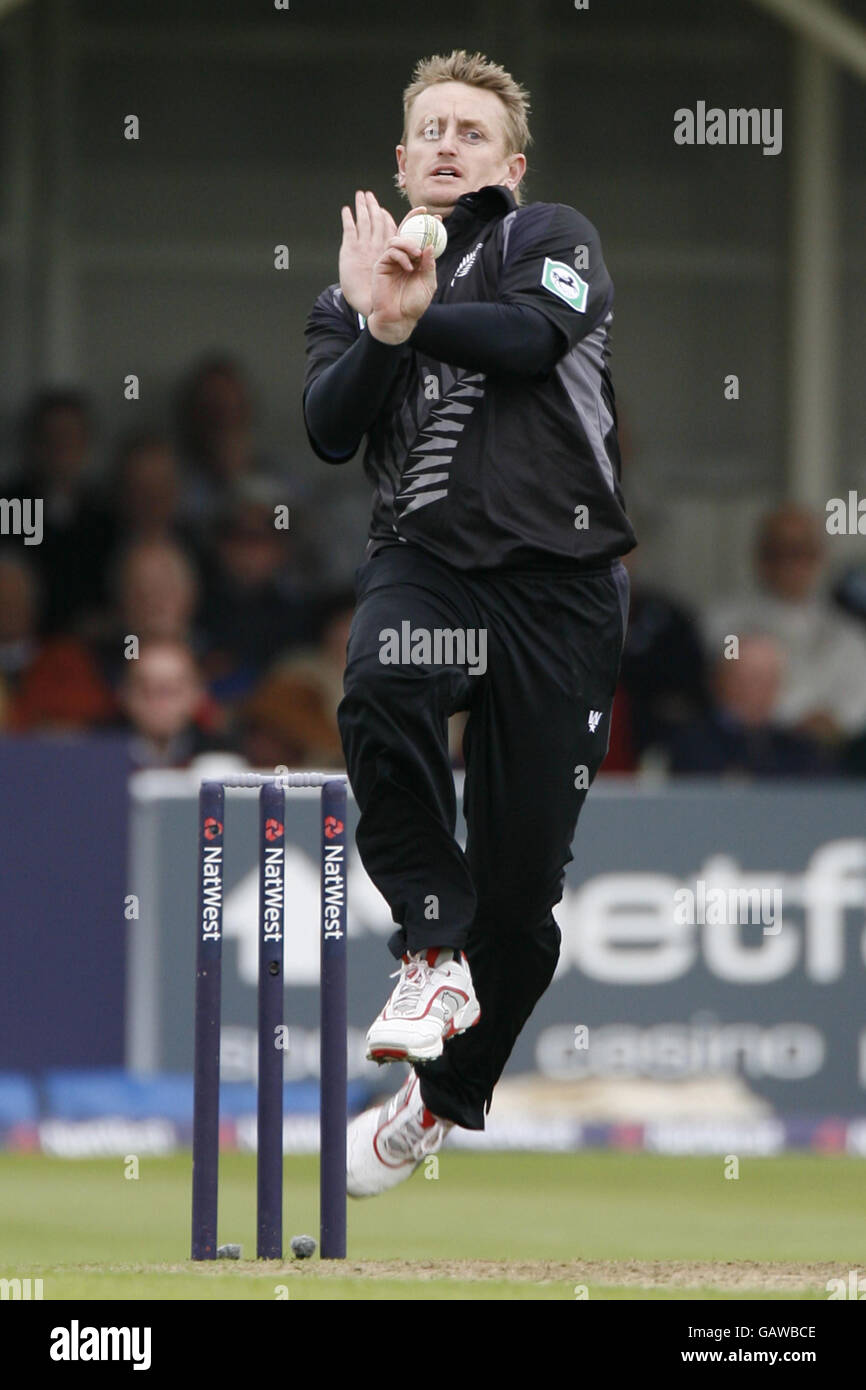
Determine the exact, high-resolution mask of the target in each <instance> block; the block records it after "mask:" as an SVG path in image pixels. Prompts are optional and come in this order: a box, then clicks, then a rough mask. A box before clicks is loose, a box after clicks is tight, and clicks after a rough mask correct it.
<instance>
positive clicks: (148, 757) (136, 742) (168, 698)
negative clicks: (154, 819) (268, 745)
mask: <svg viewBox="0 0 866 1390" xmlns="http://www.w3.org/2000/svg"><path fill="white" fill-rule="evenodd" d="M119 704H120V708H121V710H122V711H123V713H124V715H125V716H126V725H127V728H128V729H129V731H130V734H131V738H130V745H129V752H130V758H131V760H132V762H133V765H134V766H135V767H136V768H144V767H186V766H187V764H188V763H190V762H191V761H192V759H193V758H195V757H198V755H199V754H201V753H206V752H212V751H215V750H217V749H220V748H222V747H224V744H223V743H222V742H221V740H220V739H219V738H218V737H217V736H216V735H215V734H214V732H213V729H212V725H211V718H210V710H209V707H208V701H207V697H206V694H205V690H204V687H203V685H202V681H201V676H200V674H199V671H198V668H197V666H196V661H195V657H194V655H193V653H192V650H191V648H190V647H189V646H188V645H187V644H186V643H184V642H178V641H173V640H169V639H160V640H156V641H151V642H149V643H148V644H147V645H146V646H143V647H142V648H141V649H140V652H139V656H138V660H137V661H129V662H127V666H126V672H125V675H124V679H123V681H122V683H121V686H120V691H119Z"/></svg>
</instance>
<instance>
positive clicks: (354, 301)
mask: <svg viewBox="0 0 866 1390" xmlns="http://www.w3.org/2000/svg"><path fill="white" fill-rule="evenodd" d="M341 216H342V219H343V243H342V245H341V247H340V261H339V266H340V289H341V290H342V291H343V297H344V299H345V300H346V302H347V304H349V305H351V307H352V308H353V309H354V310H355V312H356V313H357V314H363V315H364V317H365V318H369V316H370V310H371V308H372V300H373V296H372V282H373V266H374V265H375V264H376V262H377V260H378V259H379V257H380V256H381V255H382V252H383V251H384V250H385V247H386V246H387V245H388V242H389V240H390V239H391V237H393V236H394V235H395V234H396V231H397V224H396V222H395V221H394V219H393V217H392V216H391V214H390V212H388V211H387V209H386V208H383V207H380V206H379V203H378V202H377V200H376V198H375V197H374V195H373V194H372V193H362V192H360V191H358V192H357V193H356V194H355V217H354V218H353V217H352V210H351V208H349V207H343V208H342V210H341Z"/></svg>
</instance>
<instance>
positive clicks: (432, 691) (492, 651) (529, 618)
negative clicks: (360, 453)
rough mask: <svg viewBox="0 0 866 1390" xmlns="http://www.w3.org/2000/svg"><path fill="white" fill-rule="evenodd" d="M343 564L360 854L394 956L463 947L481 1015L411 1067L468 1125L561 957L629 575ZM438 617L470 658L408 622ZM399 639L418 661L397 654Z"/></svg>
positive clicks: (345, 711)
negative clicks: (454, 763)
mask: <svg viewBox="0 0 866 1390" xmlns="http://www.w3.org/2000/svg"><path fill="white" fill-rule="evenodd" d="M356 578H357V598H358V607H357V610H356V613H355V616H354V619H353V622H352V628H351V632H350V636H349V643H348V649H347V666H346V673H345V677H344V683H343V688H344V692H345V693H344V698H343V700H342V701H341V702H340V706H339V710H338V718H339V725H340V732H341V736H342V740H343V748H344V751H345V755H346V766H347V769H348V773H349V778H350V781H351V784H352V789H353V791H354V794H355V797H356V800H357V802H358V806H359V808H360V811H361V817H360V821H359V824H358V833H357V843H358V850H359V853H360V855H361V859H362V861H363V864H364V867H365V869H366V870H367V872H368V873H369V875H370V877H371V878H372V880H373V882H374V883H375V884H376V886H377V887H378V888H379V890H380V892H381V893H382V894H383V896H384V897H385V899H386V901H387V902H388V904H389V906H390V908H391V913H392V916H393V919H394V921H395V923H396V924H397V930H396V932H395V933H394V936H393V937H392V938H391V940H390V942H389V945H390V948H391V950H392V952H393V954H394V955H395V956H398V957H399V956H400V955H401V954H402V953H403V952H405V951H407V950H408V951H413V952H414V951H420V950H423V949H425V948H426V947H429V946H452V947H461V948H462V949H463V950H464V951H465V952H466V955H467V958H468V960H469V964H470V968H471V971H472V979H473V983H474V985H475V990H476V993H477V995H478V999H479V1003H480V1005H481V1019H480V1021H479V1022H478V1023H477V1024H476V1026H475V1027H474V1028H471V1029H469V1031H468V1032H466V1033H464V1034H462V1035H461V1036H460V1037H456V1038H453V1039H452V1040H451V1041H450V1042H448V1043H446V1044H445V1049H444V1053H443V1055H442V1057H440V1058H438V1059H437V1060H436V1061H434V1062H426V1063H423V1064H419V1065H418V1067H417V1070H418V1075H419V1077H420V1084H421V1094H422V1096H423V1099H424V1103H425V1105H426V1106H427V1107H428V1109H430V1110H431V1111H432V1112H433V1113H434V1114H435V1115H439V1116H441V1117H442V1118H444V1119H449V1120H452V1121H454V1122H455V1123H456V1124H458V1125H462V1126H463V1127H464V1128H466V1129H483V1128H484V1112H485V1106H486V1108H487V1110H489V1109H490V1101H491V1097H492V1093H493V1088H494V1086H495V1085H496V1082H497V1081H498V1079H499V1077H500V1075H501V1073H502V1069H503V1067H504V1066H505V1063H506V1061H507V1060H508V1057H509V1055H510V1053H511V1050H512V1048H513V1046H514V1042H515V1040H516V1038H517V1036H518V1034H519V1032H520V1030H521V1028H522V1027H523V1025H524V1024H525V1022H526V1020H527V1019H528V1017H529V1015H530V1014H531V1012H532V1010H533V1008H534V1006H535V1004H536V1002H537V1000H538V999H539V998H540V997H541V995H542V994H543V993H544V991H545V990H546V988H547V986H548V984H549V983H550V981H551V978H552V976H553V972H554V970H555V968H556V963H557V960H558V957H559V945H560V932H559V928H558V927H557V925H556V922H555V921H554V918H553V908H554V907H555V906H556V904H557V903H558V902H559V900H560V898H561V896H562V884H563V878H564V873H565V867H566V865H567V864H568V863H569V862H570V860H571V858H572V855H571V842H572V839H573V837H574V831H575V827H576V824H577V818H578V815H579V814H580V809H581V806H582V805H583V801H584V798H585V797H586V789H587V787H588V786H589V785H590V783H591V782H592V779H593V778H594V776H595V774H596V772H597V771H598V768H599V767H600V765H601V763H602V761H603V759H604V755H605V753H606V752H607V745H608V739H609V735H610V711H611V704H612V701H613V694H614V689H615V686H616V681H617V676H618V673H619V664H620V658H621V655H622V647H623V642H624V638H625V625H626V621H627V613H628V588H629V584H628V574H627V572H626V569H625V567H624V565H623V564H622V563H621V562H620V561H618V560H617V561H614V562H613V564H612V565H607V566H606V567H605V568H603V569H601V570H595V571H593V572H590V573H582V574H579V575H575V574H571V573H569V574H564V573H555V572H551V573H526V572H521V573H520V574H517V573H512V572H506V571H501V570H499V571H493V570H488V571H478V570H475V571H471V572H469V573H466V572H462V571H459V570H456V569H454V568H453V567H451V566H449V565H446V564H444V563H443V562H441V561H438V560H437V559H436V558H435V557H433V556H431V555H428V554H427V553H426V552H424V551H422V550H420V549H418V548H417V547H413V546H411V545H394V546H388V547H387V548H386V549H384V550H381V551H379V552H378V554H376V555H374V556H373V557H372V558H371V559H370V560H368V561H367V562H366V563H365V564H363V565H362V566H361V568H360V569H359V570H358V572H357V577H356ZM407 625H408V626H407ZM437 630H438V631H439V632H440V633H442V632H451V633H454V632H462V633H465V634H468V635H469V640H468V644H467V653H468V658H469V659H467V660H466V661H464V663H463V664H462V665H461V664H458V662H457V661H456V660H454V661H452V662H451V664H446V661H445V659H444V658H447V657H448V656H452V657H455V656H459V655H460V653H459V651H452V652H450V653H449V652H448V650H447V640H446V641H444V642H443V644H442V648H441V650H440V651H439V652H438V653H437V652H436V650H435V648H432V649H431V651H430V652H425V651H424V650H423V648H422V646H421V645H420V644H419V643H418V637H419V634H421V633H424V632H426V633H427V634H429V636H430V640H431V643H432V642H433V640H434V638H435V634H436V632H437ZM473 633H474V634H475V636H474V638H473V637H472V635H471V634H473ZM482 633H483V634H484V637H483V638H482V636H481V634H482ZM392 634H396V635H397V637H398V639H399V644H401V645H402V650H398V646H397V645H395V643H394V640H393V637H392ZM485 641H486V653H485V651H484V642H485ZM473 642H474V644H475V645H473ZM389 644H390V645H389ZM413 647H414V650H415V653H416V658H418V657H420V658H422V659H423V658H424V657H425V656H426V657H428V661H427V663H426V664H415V662H414V661H413V660H409V659H406V658H408V657H411V655H412V648H413ZM395 657H396V658H398V660H396V661H395V660H394V658H395ZM437 657H438V661H437ZM485 657H486V660H485V659H484V658H485ZM473 664H474V668H475V671H476V674H473V673H472V670H473ZM482 666H484V667H485V669H483V670H482ZM459 710H467V711H468V721H467V725H466V731H465V735H464V743H463V750H464V761H465V766H466V773H465V784H464V799H463V809H464V815H465V819H466V825H467V842H466V850H465V852H464V851H463V850H462V849H461V848H460V845H459V844H458V842H457V840H456V839H455V826H456V814H457V806H456V795H455V788H454V778H453V773H452V769H451V764H450V759H449V752H448V718H449V716H450V715H451V714H454V713H456V712H457V711H459Z"/></svg>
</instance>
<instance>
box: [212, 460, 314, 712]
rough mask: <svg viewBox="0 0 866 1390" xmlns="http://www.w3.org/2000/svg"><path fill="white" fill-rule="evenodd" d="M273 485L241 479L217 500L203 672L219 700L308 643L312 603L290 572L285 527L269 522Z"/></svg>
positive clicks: (235, 694) (242, 691)
mask: <svg viewBox="0 0 866 1390" xmlns="http://www.w3.org/2000/svg"><path fill="white" fill-rule="evenodd" d="M279 495H280V494H279V487H278V486H275V485H274V484H269V483H267V482H264V481H263V480H259V481H258V482H256V481H253V480H250V479H247V480H246V482H245V483H244V484H243V485H242V486H240V487H239V488H238V489H237V490H236V491H235V493H234V494H233V496H232V498H231V500H230V501H229V502H228V503H227V505H226V506H225V508H224V510H223V513H222V515H221V517H220V520H219V524H218V526H217V531H216V540H215V545H214V553H213V557H212V563H211V564H210V566H209V567H208V568H207V569H206V578H205V584H204V589H203V602H202V607H201V623H202V628H203V630H204V632H205V634H206V638H207V647H208V656H207V663H206V675H207V677H208V679H209V681H211V683H212V688H213V689H214V690H215V691H216V692H218V693H219V694H220V696H221V697H223V698H228V699H233V698H237V697H240V696H242V695H244V694H246V693H247V692H248V691H249V690H250V689H251V687H252V686H253V684H254V683H255V682H256V681H257V680H258V679H259V677H260V676H261V674H262V673H263V672H264V671H265V670H266V668H267V667H268V666H269V665H270V663H271V662H272V661H273V658H274V655H275V653H277V652H287V651H291V650H293V649H295V648H297V647H300V646H303V645H306V644H308V643H310V642H311V641H314V640H315V638H316V637H317V635H318V631H319V626H320V624H319V621H318V604H317V603H316V602H315V601H314V599H313V595H312V593H311V592H310V590H309V589H308V588H307V587H306V586H305V585H303V584H301V583H300V582H299V581H298V580H297V579H295V578H294V576H293V574H292V563H291V561H292V540H291V539H290V534H291V533H290V532H288V531H286V530H283V529H279V528H278V527H277V525H276V524H275V510H274V509H275V506H276V505H279V502H278V498H279Z"/></svg>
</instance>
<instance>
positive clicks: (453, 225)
mask: <svg viewBox="0 0 866 1390" xmlns="http://www.w3.org/2000/svg"><path fill="white" fill-rule="evenodd" d="M516 207H517V199H516V198H515V197H514V194H513V193H512V192H511V189H510V188H506V187H505V185H504V184H502V183H488V184H486V185H485V187H484V188H477V189H475V190H474V191H473V192H472V193H463V194H461V196H460V197H459V198H458V199H457V202H456V203H455V204H454V211H453V212H452V213H451V215H450V217H447V218H446V219H445V228H446V231H447V232H448V244H449V246H450V245H451V243H452V242H453V241H454V240H455V239H456V238H462V234H463V233H464V232H465V231H467V230H468V231H469V232H474V230H475V228H476V227H477V226H478V224H479V223H483V222H490V221H492V219H493V218H494V217H504V216H505V214H506V213H508V212H512V211H513V210H514V209H515V208H516Z"/></svg>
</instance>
